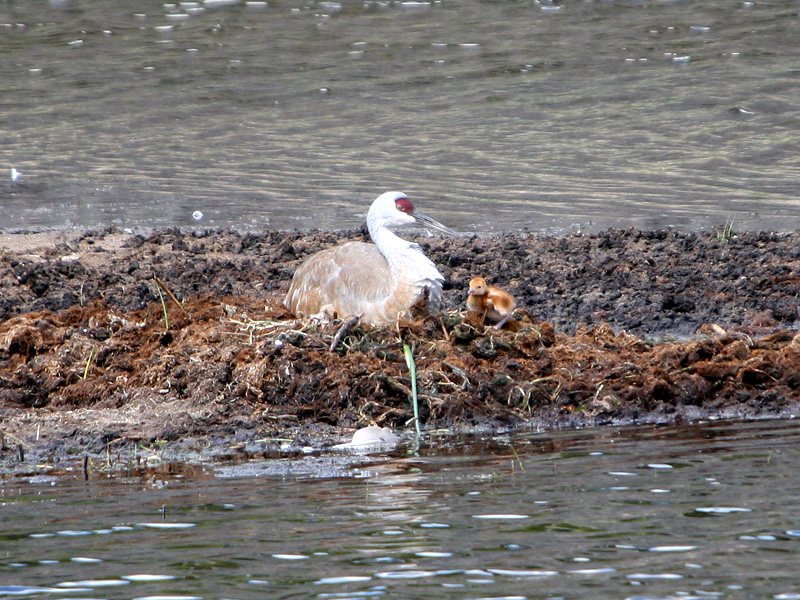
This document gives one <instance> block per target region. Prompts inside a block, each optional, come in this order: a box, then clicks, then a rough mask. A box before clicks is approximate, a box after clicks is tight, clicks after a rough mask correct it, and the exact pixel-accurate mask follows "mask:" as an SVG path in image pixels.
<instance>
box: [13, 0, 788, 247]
mask: <svg viewBox="0 0 800 600" xmlns="http://www.w3.org/2000/svg"><path fill="white" fill-rule="evenodd" d="M220 4H222V5H220ZM798 12H800V6H799V5H798V2H794V1H788V2H770V3H762V2H755V3H753V2H741V1H732V0H724V1H723V0H716V1H705V2H691V1H653V2H640V1H638V0H629V1H614V0H608V1H597V2H586V1H583V0H564V1H563V2H559V3H557V4H553V3H549V2H545V1H541V2H533V1H511V0H509V1H502V0H497V1H492V2H490V1H479V0H446V1H443V2H438V1H437V2H433V3H430V4H429V3H420V2H388V1H387V2H384V1H381V0H375V1H373V0H368V1H367V2H364V1H362V0H344V1H343V2H341V3H335V2H318V3H314V2H306V1H304V0H276V1H271V2H269V4H268V5H264V4H261V3H252V2H250V3H245V2H237V1H233V2H229V3H219V2H209V1H206V2H180V3H174V4H170V3H166V4H165V3H163V2H160V1H141V2H136V3H133V4H132V3H125V2H97V1H90V0H50V2H4V3H2V4H0V175H2V177H0V200H1V201H0V230H2V229H14V228H37V227H56V228H64V227H73V226H78V227H85V226H98V225H105V224H110V223H114V224H116V225H118V226H121V227H163V226H173V225H177V226H184V227H193V226H198V227H235V228H238V229H246V230H257V229H263V228H294V227H301V228H307V227H321V228H336V229H341V228H348V227H356V226H358V225H360V223H361V221H362V218H363V214H364V212H365V210H366V207H367V205H368V204H369V202H371V200H372V199H373V198H374V197H376V196H377V195H378V194H379V193H380V192H383V191H386V190H389V189H402V190H404V191H406V192H407V193H409V194H410V195H411V196H412V198H415V199H417V200H418V203H419V205H420V206H421V207H424V209H425V210H427V212H429V213H430V214H431V215H432V216H434V217H436V218H438V219H439V220H442V221H444V222H446V223H447V224H448V225H451V226H453V227H455V228H458V229H462V230H467V231H476V230H477V231H489V232H491V231H521V230H526V229H529V230H536V231H568V230H574V229H584V230H590V229H600V228H605V227H608V226H619V227H626V226H631V225H633V226H638V227H643V228H653V227H665V226H675V227H679V228H682V229H692V230H697V229H704V228H711V227H715V226H721V225H723V224H724V223H725V222H726V221H730V220H733V222H734V228H747V229H777V230H793V229H798V228H800V210H799V209H798V204H797V191H798V187H797V181H798V179H799V178H800V162H799V159H798V153H797V139H798V138H797V129H798V124H800V121H798V115H799V114H800V112H799V111H798V108H800V101H799V100H798V98H800V76H799V75H800V71H798V67H797V65H798V64H799V59H800V46H798V44H797V43H796V41H797V39H799V38H800V18H799V17H798ZM11 168H15V169H17V170H18V171H19V172H20V173H22V176H23V177H22V179H20V180H19V181H17V182H12V181H11V176H10V173H11V171H10V169H11ZM198 211H199V212H198ZM199 213H202V218H200V214H199ZM193 215H195V217H197V218H195V217H193Z"/></svg>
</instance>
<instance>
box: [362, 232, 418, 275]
mask: <svg viewBox="0 0 800 600" xmlns="http://www.w3.org/2000/svg"><path fill="white" fill-rule="evenodd" d="M369 236H370V237H371V238H372V241H373V242H375V245H376V246H377V247H378V250H380V252H381V254H383V256H384V258H385V259H386V262H388V263H389V267H390V268H391V270H392V271H396V270H397V269H399V268H400V267H401V266H402V264H403V263H404V262H405V260H407V258H405V259H404V256H405V257H408V253H409V251H411V252H415V253H418V254H420V255H421V256H425V255H424V254H422V252H421V251H420V249H419V246H418V245H417V244H415V243H414V242H409V241H407V240H404V239H403V238H401V237H400V236H398V235H397V234H395V233H394V232H393V231H392V230H391V229H388V228H386V227H380V226H378V227H369Z"/></svg>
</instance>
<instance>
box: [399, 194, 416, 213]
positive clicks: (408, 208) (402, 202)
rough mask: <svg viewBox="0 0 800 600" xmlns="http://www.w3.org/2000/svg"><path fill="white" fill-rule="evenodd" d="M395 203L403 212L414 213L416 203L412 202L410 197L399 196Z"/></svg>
mask: <svg viewBox="0 0 800 600" xmlns="http://www.w3.org/2000/svg"><path fill="white" fill-rule="evenodd" d="M394 205H395V206H396V207H397V210H399V211H401V212H404V213H406V214H408V215H411V214H414V205H413V204H411V200H409V199H408V198H398V199H397V200H395V201H394Z"/></svg>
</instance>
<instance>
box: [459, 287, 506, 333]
mask: <svg viewBox="0 0 800 600" xmlns="http://www.w3.org/2000/svg"><path fill="white" fill-rule="evenodd" d="M516 305H517V301H516V300H514V297H513V296H512V295H511V294H509V293H508V292H505V291H503V290H501V289H500V288H496V287H492V286H490V285H486V280H485V279H484V278H483V277H475V278H473V279H472V280H470V282H469V293H468V295H467V310H468V311H470V312H477V313H480V314H481V318H482V319H489V321H491V322H493V323H495V325H494V328H495V329H500V328H502V327H503V325H505V324H506V322H507V321H508V320H509V319H510V318H511V313H512V312H514V307H515V306H516Z"/></svg>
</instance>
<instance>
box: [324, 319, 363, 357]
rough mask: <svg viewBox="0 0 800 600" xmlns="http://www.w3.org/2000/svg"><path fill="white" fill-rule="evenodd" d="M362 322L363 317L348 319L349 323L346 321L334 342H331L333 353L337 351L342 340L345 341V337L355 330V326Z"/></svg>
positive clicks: (334, 337)
mask: <svg viewBox="0 0 800 600" xmlns="http://www.w3.org/2000/svg"><path fill="white" fill-rule="evenodd" d="M360 320H361V315H355V316H353V317H350V318H349V319H347V321H345V322H344V323H342V326H341V327H339V331H337V332H336V335H335V336H333V341H332V342H331V347H330V351H331V352H333V351H334V350H336V348H337V347H338V346H339V344H340V343H341V342H342V339H344V336H346V335H347V332H348V331H350V330H351V329H352V328H353V326H354V325H355V324H356V323H358V322H359V321H360Z"/></svg>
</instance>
